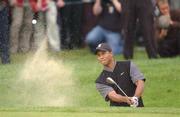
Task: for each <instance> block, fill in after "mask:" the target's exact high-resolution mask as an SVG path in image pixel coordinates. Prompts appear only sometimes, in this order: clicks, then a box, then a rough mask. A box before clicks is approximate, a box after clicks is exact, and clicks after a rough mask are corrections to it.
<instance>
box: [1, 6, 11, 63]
mask: <svg viewBox="0 0 180 117" xmlns="http://www.w3.org/2000/svg"><path fill="white" fill-rule="evenodd" d="M8 14H9V8H7V7H6V8H4V9H3V10H1V11H0V50H1V51H0V53H1V61H2V63H3V64H7V63H9V62H10V58H9V15H8Z"/></svg>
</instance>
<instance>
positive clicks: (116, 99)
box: [108, 91, 126, 102]
mask: <svg viewBox="0 0 180 117" xmlns="http://www.w3.org/2000/svg"><path fill="white" fill-rule="evenodd" d="M108 97H109V99H110V100H112V101H114V102H126V98H125V97H124V96H121V95H119V94H117V93H116V92H115V91H112V92H110V93H109V94H108Z"/></svg>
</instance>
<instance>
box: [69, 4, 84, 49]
mask: <svg viewBox="0 0 180 117" xmlns="http://www.w3.org/2000/svg"><path fill="white" fill-rule="evenodd" d="M81 23H82V4H77V5H72V10H71V25H70V26H71V28H70V34H71V37H70V38H71V40H70V44H71V45H72V47H77V48H80V47H81V45H82V35H81Z"/></svg>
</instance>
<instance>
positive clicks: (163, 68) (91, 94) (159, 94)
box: [0, 49, 180, 117]
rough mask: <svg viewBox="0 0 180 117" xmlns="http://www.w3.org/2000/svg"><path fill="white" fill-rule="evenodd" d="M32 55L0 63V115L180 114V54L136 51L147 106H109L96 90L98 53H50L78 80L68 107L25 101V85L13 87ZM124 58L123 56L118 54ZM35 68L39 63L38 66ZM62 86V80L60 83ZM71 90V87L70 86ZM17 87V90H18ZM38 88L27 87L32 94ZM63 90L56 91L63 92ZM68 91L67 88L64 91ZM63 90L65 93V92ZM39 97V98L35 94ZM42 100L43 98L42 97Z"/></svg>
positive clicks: (36, 116)
mask: <svg viewBox="0 0 180 117" xmlns="http://www.w3.org/2000/svg"><path fill="white" fill-rule="evenodd" d="M32 55H33V53H29V54H15V55H12V56H11V60H12V61H11V64H9V65H2V64H0V117H23V116H25V115H26V116H27V117H32V116H33V117H34V116H35V117H48V116H51V117H57V116H58V117H59V116H69V117H71V116H80V117H81V116H102V117H106V116H114V117H116V116H120V115H122V116H125V117H126V116H127V117H128V116H133V117H136V116H146V117H149V116H152V115H154V116H158V117H169V116H173V117H175V116H178V115H179V114H180V85H179V84H180V57H175V58H167V59H162V58H161V59H155V60H154V59H153V60H149V59H148V58H147V56H146V54H145V52H144V51H143V50H136V53H135V57H134V59H133V62H134V63H135V64H136V65H137V66H138V67H139V68H140V70H141V71H142V72H143V73H144V75H145V77H146V84H145V85H146V86H145V92H144V95H143V99H144V104H145V106H146V107H145V108H143V109H133V108H109V105H108V103H106V102H105V101H104V100H103V99H102V97H101V96H100V95H99V93H98V92H97V91H96V89H95V83H94V81H95V79H96V78H97V76H98V75H99V73H100V72H101V69H102V66H101V65H100V64H98V62H97V60H96V56H94V55H92V54H90V53H89V51H88V50H86V49H85V50H73V51H63V52H61V53H49V56H51V57H54V58H55V59H56V60H62V61H63V63H64V64H65V65H67V66H69V67H71V68H72V69H73V71H72V77H73V79H74V82H75V84H74V85H75V86H73V87H72V88H73V89H72V91H70V94H68V95H69V96H70V97H71V98H72V99H73V104H72V105H70V106H65V107H53V106H51V105H50V106H48V105H43V104H42V105H40V104H36V102H35V103H31V102H29V103H24V100H21V98H19V96H20V94H21V93H22V92H21V90H24V89H25V87H26V85H25V84H22V85H19V86H18V88H17V87H13V84H14V83H15V82H17V79H18V77H19V73H20V72H21V71H22V70H23V66H24V63H25V62H26V60H27V59H28V58H29V57H30V56H32ZM116 59H117V60H123V57H122V55H119V56H116ZM35 67H36V66H35ZM58 83H59V85H60V84H61V83H63V82H58ZM15 88H17V89H16V90H15ZM67 89H68V88H67ZM17 90H18V91H17ZM35 90H36V89H32V90H28V91H29V92H28V93H29V94H33V92H34V91H35ZM62 91H63V90H62V89H60V88H59V89H57V91H56V93H57V94H61V93H62ZM65 91H66V90H65ZM65 91H64V92H65ZM32 98H33V99H37V100H36V101H38V97H33V95H32ZM39 101H41V99H40V98H39Z"/></svg>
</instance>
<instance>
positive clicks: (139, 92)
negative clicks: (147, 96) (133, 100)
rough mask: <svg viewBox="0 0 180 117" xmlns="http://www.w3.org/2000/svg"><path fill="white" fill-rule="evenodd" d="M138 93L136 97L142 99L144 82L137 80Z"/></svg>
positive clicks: (136, 92)
mask: <svg viewBox="0 0 180 117" xmlns="http://www.w3.org/2000/svg"><path fill="white" fill-rule="evenodd" d="M136 86H137V87H136V91H135V94H134V96H136V97H141V96H142V94H143V92H144V81H143V80H137V81H136Z"/></svg>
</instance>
